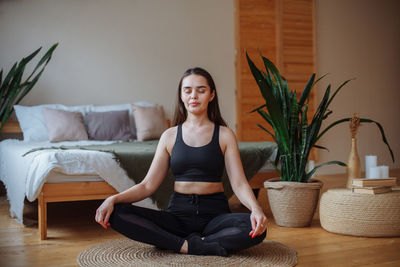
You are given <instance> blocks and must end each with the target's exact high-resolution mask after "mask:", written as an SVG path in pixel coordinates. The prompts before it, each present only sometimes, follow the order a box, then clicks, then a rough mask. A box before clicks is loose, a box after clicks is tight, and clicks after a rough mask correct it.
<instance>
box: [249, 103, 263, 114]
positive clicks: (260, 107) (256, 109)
mask: <svg viewBox="0 0 400 267" xmlns="http://www.w3.org/2000/svg"><path fill="white" fill-rule="evenodd" d="M265 107H267V104H263V105H261V106H259V107H258V108H255V109H253V110H252V111H250V112H249V113H253V112H255V111H258V110H259V109H262V108H265Z"/></svg>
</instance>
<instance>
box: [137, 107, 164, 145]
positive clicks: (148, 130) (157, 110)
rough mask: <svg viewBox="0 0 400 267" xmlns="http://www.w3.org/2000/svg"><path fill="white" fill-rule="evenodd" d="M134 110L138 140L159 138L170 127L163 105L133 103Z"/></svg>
mask: <svg viewBox="0 0 400 267" xmlns="http://www.w3.org/2000/svg"><path fill="white" fill-rule="evenodd" d="M132 110H133V117H134V119H135V125H136V136H137V140H138V141H146V140H152V139H158V138H160V137H161V134H162V133H163V132H164V131H165V130H166V129H167V128H168V124H167V120H166V118H165V113H164V109H163V107H162V106H160V105H156V106H154V107H141V106H135V105H132Z"/></svg>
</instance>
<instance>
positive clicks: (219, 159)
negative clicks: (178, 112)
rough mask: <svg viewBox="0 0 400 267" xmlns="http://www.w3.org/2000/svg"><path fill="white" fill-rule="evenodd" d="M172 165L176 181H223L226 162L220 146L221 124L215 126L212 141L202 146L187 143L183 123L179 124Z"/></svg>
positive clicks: (172, 154) (171, 159) (172, 153)
mask: <svg viewBox="0 0 400 267" xmlns="http://www.w3.org/2000/svg"><path fill="white" fill-rule="evenodd" d="M170 166H171V169H172V173H173V174H174V176H175V181H194V182H221V177H222V173H223V171H224V167H225V162H224V155H223V154H222V151H221V147H220V146H219V125H215V126H214V133H213V136H212V139H211V142H210V143H208V144H207V145H204V146H200V147H192V146H188V145H186V144H185V142H184V141H183V138H182V124H180V125H178V133H177V135H176V141H175V144H174V147H173V149H172V152H171V158H170Z"/></svg>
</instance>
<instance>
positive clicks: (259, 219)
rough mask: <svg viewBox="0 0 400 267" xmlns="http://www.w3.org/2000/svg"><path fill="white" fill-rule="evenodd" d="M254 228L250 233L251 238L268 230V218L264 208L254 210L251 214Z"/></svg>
mask: <svg viewBox="0 0 400 267" xmlns="http://www.w3.org/2000/svg"><path fill="white" fill-rule="evenodd" d="M250 221H251V227H252V230H251V232H250V233H249V236H251V238H254V237H255V236H258V235H261V234H262V233H264V232H265V230H267V224H268V219H267V217H266V216H265V214H264V212H263V211H262V210H253V211H252V212H251V215H250Z"/></svg>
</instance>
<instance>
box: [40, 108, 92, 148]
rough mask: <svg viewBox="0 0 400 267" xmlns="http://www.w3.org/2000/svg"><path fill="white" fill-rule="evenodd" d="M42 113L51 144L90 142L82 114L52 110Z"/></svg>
mask: <svg viewBox="0 0 400 267" xmlns="http://www.w3.org/2000/svg"><path fill="white" fill-rule="evenodd" d="M42 112H43V116H44V118H45V120H46V126H47V133H48V135H49V140H50V142H61V141H78V140H88V134H87V132H86V128H85V124H84V123H83V116H82V113H80V112H71V111H65V110H59V109H50V108H43V109H42Z"/></svg>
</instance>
